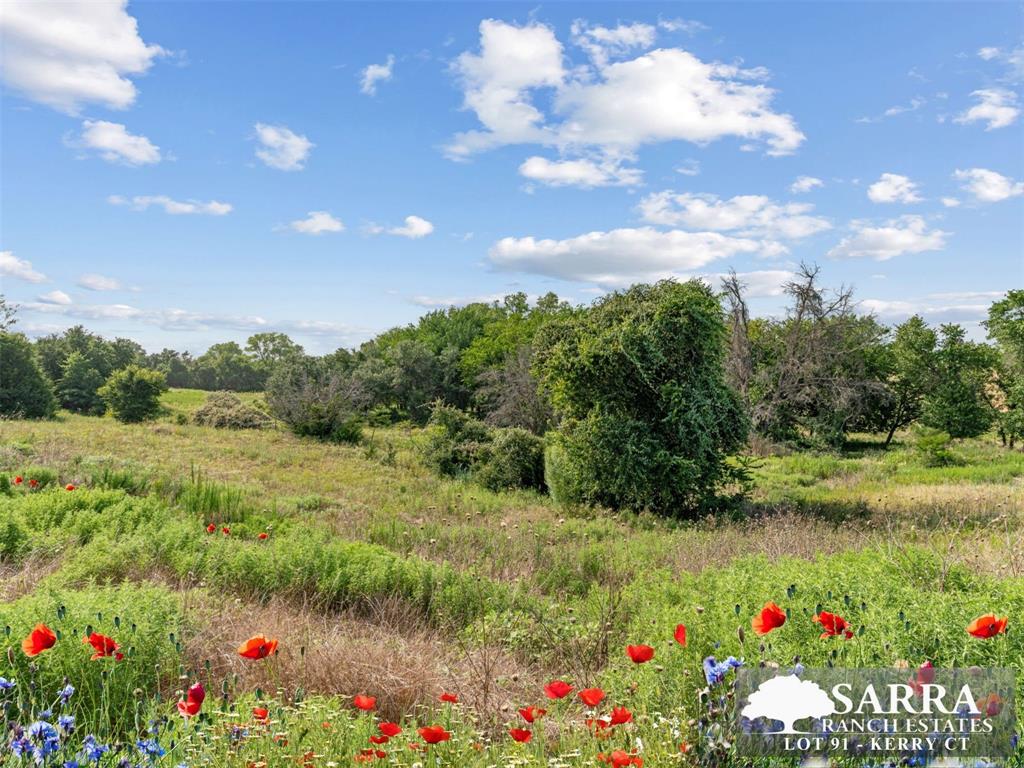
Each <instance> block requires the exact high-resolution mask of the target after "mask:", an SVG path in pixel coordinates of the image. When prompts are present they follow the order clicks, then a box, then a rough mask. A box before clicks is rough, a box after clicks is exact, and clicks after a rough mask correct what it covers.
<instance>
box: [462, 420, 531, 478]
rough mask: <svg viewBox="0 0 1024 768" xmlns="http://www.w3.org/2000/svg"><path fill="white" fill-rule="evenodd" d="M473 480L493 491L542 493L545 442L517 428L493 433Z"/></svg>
mask: <svg viewBox="0 0 1024 768" xmlns="http://www.w3.org/2000/svg"><path fill="white" fill-rule="evenodd" d="M475 479H476V480H477V481H479V482H480V484H481V485H483V486H484V487H485V488H489V489H490V490H492V491H500V490H504V489H510V488H534V489H536V490H539V491H542V490H544V441H543V440H542V439H541V438H539V437H537V436H536V435H534V434H532V433H530V432H528V431H527V430H525V429H520V428H518V427H512V428H509V429H497V430H495V431H494V440H493V441H492V442H491V445H490V447H489V450H487V452H486V459H485V461H484V462H483V464H482V465H481V466H480V468H479V469H478V470H477V472H476V474H475Z"/></svg>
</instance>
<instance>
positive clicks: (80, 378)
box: [57, 352, 107, 416]
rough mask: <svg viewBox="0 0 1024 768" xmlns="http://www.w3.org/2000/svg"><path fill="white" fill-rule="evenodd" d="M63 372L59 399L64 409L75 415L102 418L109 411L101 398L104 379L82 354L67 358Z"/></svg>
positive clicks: (59, 387) (58, 390) (73, 354)
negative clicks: (82, 414) (80, 414)
mask: <svg viewBox="0 0 1024 768" xmlns="http://www.w3.org/2000/svg"><path fill="white" fill-rule="evenodd" d="M61 371H62V372H63V373H62V375H61V377H60V383H59V384H58V385H57V397H58V399H59V400H60V405H61V407H62V408H67V409H68V410H69V411H72V412H74V413H84V414H87V415H90V416H102V415H103V413H104V412H105V411H106V410H107V405H106V403H104V402H103V398H102V397H100V392H99V390H100V387H102V386H103V377H102V376H101V375H100V372H99V371H97V370H96V369H95V368H94V367H93V366H92V365H91V364H90V362H89V359H88V358H86V356H85V355H83V354H82V353H81V352H72V353H71V354H70V355H68V356H67V359H66V360H65V361H64V365H63V366H62V368H61Z"/></svg>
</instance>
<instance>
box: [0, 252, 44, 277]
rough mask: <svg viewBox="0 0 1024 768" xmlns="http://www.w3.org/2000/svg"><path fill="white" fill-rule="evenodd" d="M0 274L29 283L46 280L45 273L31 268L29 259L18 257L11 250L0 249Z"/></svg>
mask: <svg viewBox="0 0 1024 768" xmlns="http://www.w3.org/2000/svg"><path fill="white" fill-rule="evenodd" d="M0 275H3V276H4V277H14V278H17V279H18V280H25V281H26V282H29V283H45V282H46V275H44V274H43V273H42V272H37V271H36V270H35V269H33V268H32V262H31V261H26V260H25V259H19V258H18V257H17V256H15V255H14V252H13V251H0Z"/></svg>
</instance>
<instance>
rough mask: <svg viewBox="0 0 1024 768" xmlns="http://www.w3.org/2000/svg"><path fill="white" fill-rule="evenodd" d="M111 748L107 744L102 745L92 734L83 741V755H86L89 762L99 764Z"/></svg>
mask: <svg viewBox="0 0 1024 768" xmlns="http://www.w3.org/2000/svg"><path fill="white" fill-rule="evenodd" d="M109 751H110V747H109V746H107V745H106V744H100V743H99V742H98V741H96V737H95V736H93V735H92V734H91V733H90V734H89V735H88V736H86V737H85V738H84V739H82V753H83V754H84V755H85V758H86V759H87V760H90V761H92V762H94V763H98V762H99V761H100V758H102V757H103V755H104V753H106V752H109Z"/></svg>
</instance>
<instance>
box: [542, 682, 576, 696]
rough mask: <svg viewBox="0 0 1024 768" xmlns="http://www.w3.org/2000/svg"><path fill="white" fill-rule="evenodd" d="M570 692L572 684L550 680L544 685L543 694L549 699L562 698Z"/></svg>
mask: <svg viewBox="0 0 1024 768" xmlns="http://www.w3.org/2000/svg"><path fill="white" fill-rule="evenodd" d="M570 693H572V686H571V685H569V684H568V683H566V682H563V681H561V680H552V681H551V682H550V683H548V684H547V685H545V686H544V695H545V696H547V697H548V698H549V699H564V698H565V697H566V696H568V695H569V694H570Z"/></svg>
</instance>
